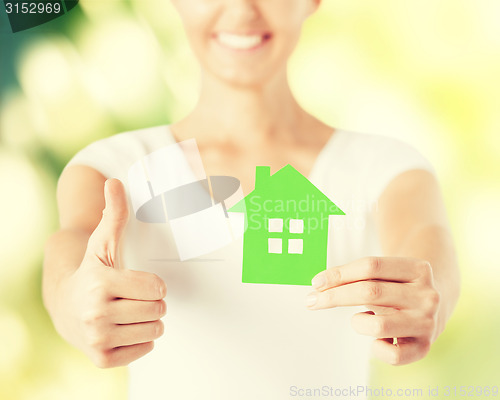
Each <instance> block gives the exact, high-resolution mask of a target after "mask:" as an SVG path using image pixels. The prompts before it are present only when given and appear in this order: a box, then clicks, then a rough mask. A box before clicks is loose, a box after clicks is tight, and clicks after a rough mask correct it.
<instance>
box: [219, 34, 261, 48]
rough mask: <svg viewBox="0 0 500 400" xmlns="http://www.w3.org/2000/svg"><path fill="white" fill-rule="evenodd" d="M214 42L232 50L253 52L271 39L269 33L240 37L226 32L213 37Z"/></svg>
mask: <svg viewBox="0 0 500 400" xmlns="http://www.w3.org/2000/svg"><path fill="white" fill-rule="evenodd" d="M214 38H215V40H216V41H217V42H218V43H219V44H221V45H222V46H224V47H227V48H229V49H232V50H253V49H256V48H258V47H260V46H261V45H263V44H264V43H265V42H267V41H269V40H270V39H271V34H270V33H260V34H252V35H240V34H235V33H228V32H219V33H217V34H215V35H214Z"/></svg>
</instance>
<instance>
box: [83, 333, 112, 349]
mask: <svg viewBox="0 0 500 400" xmlns="http://www.w3.org/2000/svg"><path fill="white" fill-rule="evenodd" d="M87 343H88V345H89V346H90V347H91V348H92V349H94V350H104V349H106V347H107V344H108V338H107V337H106V335H105V334H104V333H103V332H102V331H101V330H100V329H91V330H89V331H88V332H87Z"/></svg>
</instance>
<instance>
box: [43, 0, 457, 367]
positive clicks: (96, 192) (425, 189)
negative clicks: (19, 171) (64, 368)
mask: <svg viewBox="0 0 500 400" xmlns="http://www.w3.org/2000/svg"><path fill="white" fill-rule="evenodd" d="M173 3H174V5H175V6H176V8H177V10H178V12H179V14H180V16H181V18H182V20H183V22H184V25H185V29H186V33H187V36H188V38H189V40H190V43H191V46H192V48H193V51H194V53H195V54H196V56H197V58H198V60H199V61H200V66H201V70H202V82H201V90H200V96H199V101H198V103H197V105H196V107H195V108H194V109H193V111H192V112H191V113H190V114H189V115H188V116H187V117H186V118H184V119H183V120H181V121H178V122H176V123H174V124H173V125H172V126H171V129H172V132H173V133H174V135H175V136H176V138H177V139H178V140H179V141H181V140H184V139H188V138H192V137H196V139H197V143H198V147H199V149H200V153H201V156H202V159H203V162H204V167H205V170H206V173H207V174H209V175H218V174H221V175H232V176H235V177H238V178H239V179H240V181H241V182H242V187H243V191H244V193H249V192H250V191H251V189H252V188H253V184H254V176H253V174H254V169H255V165H270V166H271V168H272V170H274V171H275V170H277V169H279V168H281V167H283V166H284V165H286V164H288V163H291V164H292V165H294V166H295V167H296V168H297V169H298V170H299V171H300V172H301V173H302V174H304V175H306V176H307V175H308V174H309V172H310V170H311V168H312V165H313V163H314V160H315V159H316V157H317V155H318V153H319V152H320V151H321V149H322V148H323V146H324V145H325V143H326V142H327V141H328V139H329V138H330V137H331V135H332V134H335V130H334V128H332V127H329V126H328V125H326V124H324V123H323V122H321V121H319V120H318V119H316V118H315V117H314V116H312V115H310V114H308V113H307V112H306V111H305V110H303V109H302V108H301V107H300V106H299V104H298V103H297V101H296V100H295V99H294V97H293V95H292V93H291V90H290V87H289V85H288V80H287V74H286V65H287V61H288V59H289V57H290V54H291V53H292V51H293V49H294V47H295V45H296V43H297V40H298V38H299V36H300V29H301V26H302V24H303V22H304V21H305V20H306V19H307V17H308V16H309V15H311V14H312V13H314V12H315V10H316V9H317V7H318V6H319V3H320V1H319V0H317V1H315V0H272V1H270V0H173ZM219 32H230V33H236V34H250V33H251V34H255V33H257V34H259V35H262V37H264V36H265V37H266V38H267V39H266V41H265V42H264V44H263V45H262V46H260V47H259V48H258V49H254V50H250V51H237V50H234V49H229V48H225V47H224V46H221V44H220V43H219V42H218V41H217V37H216V35H217V33H219ZM221 110H223V111H221ZM200 132H202V134H200ZM312 132H314V134H312ZM57 200H58V207H59V216H60V229H59V231H58V232H56V233H55V234H54V235H53V236H52V237H51V238H50V239H49V241H48V242H47V245H46V252H45V254H46V256H45V262H44V275H43V298H44V303H45V305H46V308H47V310H48V311H49V313H50V315H51V317H52V320H53V322H54V325H55V327H56V329H57V331H58V332H59V333H60V334H61V336H62V337H64V338H65V339H66V340H67V341H68V342H70V343H72V344H73V345H75V346H76V347H78V348H80V349H81V350H82V351H83V352H85V354H87V355H88V356H89V358H90V359H91V360H92V361H93V362H94V363H95V364H96V365H97V366H99V367H103V368H106V367H115V366H121V365H127V364H129V363H130V362H132V361H133V360H135V359H137V358H140V357H142V356H143V355H145V354H146V353H147V352H149V351H151V350H152V348H153V343H154V340H155V339H157V338H158V337H159V336H161V334H162V333H163V323H162V321H161V318H162V317H163V316H164V315H165V313H166V305H165V302H164V300H163V298H164V297H165V294H166V286H165V283H164V282H163V281H162V280H161V279H160V278H159V277H158V276H156V275H154V274H150V273H146V272H139V271H131V270H123V269H121V268H120V262H119V260H118V259H117V254H118V253H119V252H118V248H119V245H120V237H121V233H122V231H123V228H124V227H125V226H126V223H127V220H128V217H129V216H128V211H127V210H128V209H127V204H126V198H125V193H124V189H123V185H122V184H121V182H119V181H118V180H116V179H111V180H108V181H106V179H105V178H104V177H103V176H102V175H101V174H100V173H99V172H97V171H96V170H93V169H92V168H90V167H86V166H71V167H69V168H67V169H66V170H65V171H64V172H63V174H62V175H61V177H60V179H59V182H58V191H57ZM378 206H379V207H378V213H377V223H378V228H379V233H380V238H381V242H382V248H383V252H384V256H383V257H371V258H365V259H360V260H354V261H353V262H351V263H349V264H346V265H341V266H330V267H329V268H328V269H326V270H325V271H323V272H321V273H320V274H318V275H317V276H316V277H315V278H314V279H313V282H312V284H313V290H312V292H311V293H310V295H309V296H308V297H307V299H306V307H308V308H309V309H311V310H321V309H326V308H333V307H340V306H353V305H365V306H366V307H367V308H368V309H369V310H370V311H368V312H365V313H359V314H356V315H355V316H354V317H353V319H352V325H353V328H354V329H355V330H356V331H358V332H359V333H362V334H365V335H370V336H373V337H374V345H373V352H374V355H375V356H376V357H378V358H379V359H381V360H383V361H385V362H388V363H391V364H394V365H399V364H406V363H409V362H413V361H416V360H419V359H421V358H423V357H424V356H425V355H426V354H427V353H428V351H429V349H430V346H431V344H432V343H433V342H434V341H435V340H436V338H437V337H438V335H439V334H440V333H441V332H442V331H443V329H444V327H445V324H446V321H447V320H448V318H449V317H450V315H451V313H452V310H453V308H454V306H455V303H456V301H457V298H458V294H459V274H458V268H457V262H456V256H455V251H454V248H453V241H452V239H451V236H450V231H449V227H448V222H447V219H446V212H445V209H444V206H443V200H442V198H441V194H440V190H439V186H438V183H437V182H436V180H435V178H434V177H433V176H432V175H431V174H430V173H428V172H425V171H418V170H415V171H408V172H405V173H403V174H401V175H400V176H399V177H397V178H395V179H394V180H393V181H392V182H391V183H390V184H389V185H388V187H387V188H386V189H385V191H384V192H383V194H382V195H381V197H380V199H379V202H378ZM393 338H398V340H397V343H398V344H397V345H393V344H392V343H393Z"/></svg>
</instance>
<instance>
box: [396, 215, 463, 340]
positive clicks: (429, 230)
mask: <svg viewBox="0 0 500 400" xmlns="http://www.w3.org/2000/svg"><path fill="white" fill-rule="evenodd" d="M386 252H388V255H392V256H400V257H415V258H420V259H422V260H425V261H428V262H429V263H430V264H431V267H432V272H433V276H434V284H435V286H436V289H437V290H438V292H439V294H440V305H439V313H438V334H440V333H441V332H442V331H443V330H444V328H445V325H446V322H447V321H448V319H449V318H450V316H451V314H452V312H453V309H454V308H455V305H456V303H457V300H458V297H459V293H460V273H459V269H458V263H457V257H456V252H455V248H454V244H453V240H452V238H451V235H450V232H449V230H448V229H447V228H446V227H443V226H440V225H426V226H420V227H418V228H416V229H414V230H413V231H412V232H411V233H409V234H408V235H407V236H406V238H405V240H403V241H401V242H400V245H399V246H398V247H397V248H394V249H386Z"/></svg>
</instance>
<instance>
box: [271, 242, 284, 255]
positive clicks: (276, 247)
mask: <svg viewBox="0 0 500 400" xmlns="http://www.w3.org/2000/svg"><path fill="white" fill-rule="evenodd" d="M267 244H268V253H276V254H281V253H282V252H283V249H282V247H283V245H282V240H281V239H275V238H272V239H268V240H267Z"/></svg>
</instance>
